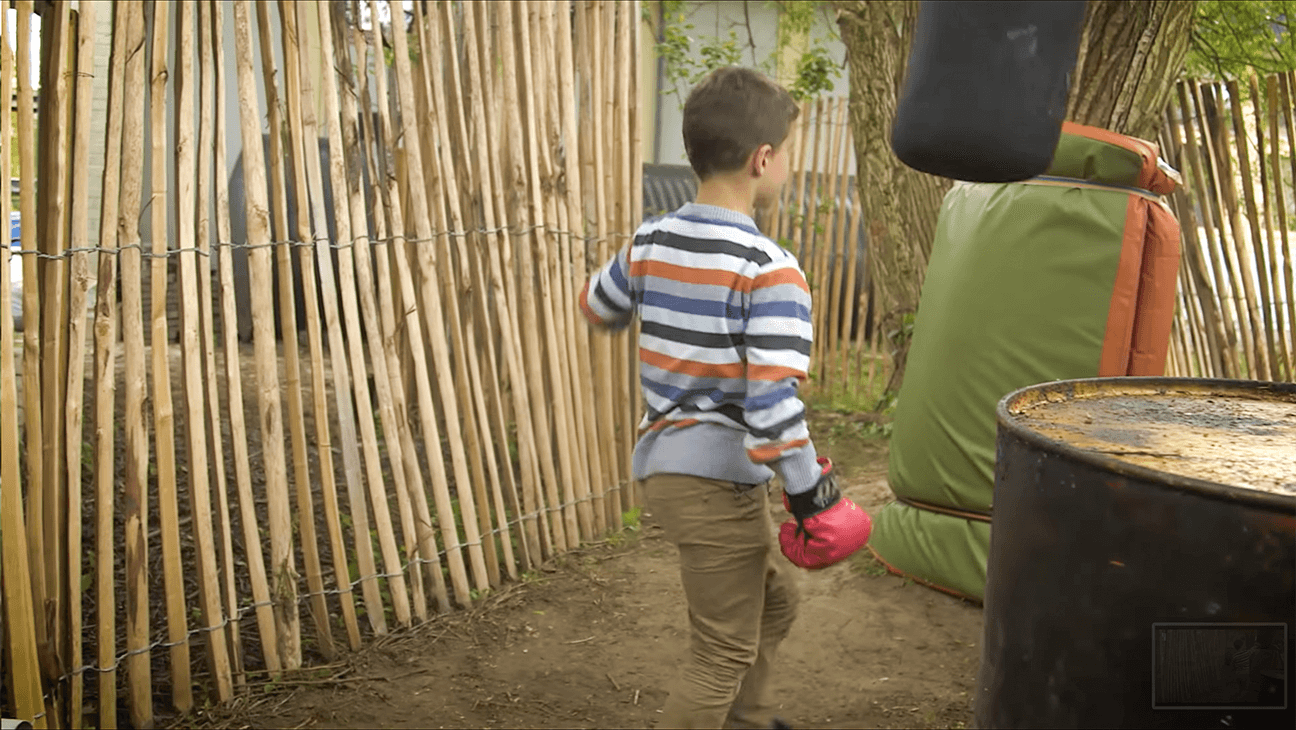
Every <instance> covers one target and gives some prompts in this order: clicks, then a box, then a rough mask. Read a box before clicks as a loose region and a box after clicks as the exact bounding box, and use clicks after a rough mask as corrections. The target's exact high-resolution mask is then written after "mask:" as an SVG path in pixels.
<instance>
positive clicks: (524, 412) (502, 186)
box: [487, 3, 553, 563]
mask: <svg viewBox="0 0 1296 730" xmlns="http://www.w3.org/2000/svg"><path fill="white" fill-rule="evenodd" d="M488 7H490V8H491V9H492V12H494V13H495V20H496V23H497V25H498V27H499V30H498V31H497V33H498V37H499V39H500V43H499V53H500V64H499V65H500V86H501V93H500V96H501V98H502V101H501V103H500V106H499V108H500V111H501V114H500V116H499V117H495V116H489V117H487V123H488V125H489V126H488V134H489V137H490V138H491V139H502V141H503V151H502V153H501V154H500V155H496V156H490V159H491V161H492V165H493V167H492V174H493V175H494V178H495V182H496V185H495V201H494V202H495V213H496V216H497V219H498V221H499V227H502V228H503V227H505V226H507V225H509V224H510V223H512V226H513V228H512V231H519V232H520V233H519V234H518V236H519V238H520V239H521V240H519V241H518V250H519V252H520V253H519V259H520V258H522V257H527V256H529V251H530V242H529V241H530V237H531V234H530V233H527V232H522V231H524V229H523V226H525V225H526V220H527V217H526V215H525V207H524V205H523V201H522V195H523V193H524V187H523V185H524V183H523V177H524V173H523V162H522V151H521V150H522V142H521V139H522V132H521V121H520V114H519V110H518V104H517V94H518V84H517V81H518V78H517V63H516V57H515V50H516V46H515V44H516V41H515V34H514V32H513V12H514V7H513V5H512V4H511V3H510V4H498V5H490V6H488ZM510 213H512V216H510ZM512 231H510V230H507V229H506V230H504V231H502V234H503V235H501V237H500V243H501V247H500V250H499V256H498V257H497V256H495V255H494V254H495V249H494V248H493V247H491V248H488V254H490V260H491V268H492V276H502V277H503V280H504V288H505V293H506V295H507V298H508V302H509V303H510V305H511V306H510V310H509V312H508V313H504V314H502V315H501V316H500V322H501V324H502V325H503V326H506V327H507V328H508V333H509V337H507V338H506V339H505V345H506V347H508V348H509V349H510V350H511V352H510V353H509V363H510V370H509V379H510V385H511V391H512V395H513V417H514V419H515V427H516V429H517V434H518V451H519V457H520V461H521V464H520V469H521V473H522V486H523V490H522V508H521V512H522V514H523V523H522V524H523V526H524V529H525V530H526V536H527V540H528V542H529V544H530V546H531V550H530V552H531V555H532V560H533V561H534V562H535V563H539V562H541V561H543V560H544V557H545V555H546V554H547V553H546V551H547V550H551V547H550V546H551V545H552V544H553V538H552V535H551V531H550V526H549V519H548V516H547V515H546V514H545V512H544V501H545V493H544V478H548V475H551V474H552V472H553V457H552V454H553V452H552V449H551V448H550V446H549V442H548V434H547V433H546V432H544V431H542V430H541V429H540V428H538V425H539V423H538V421H537V420H536V419H534V418H533V415H534V413H535V411H534V410H533V406H532V403H537V404H538V403H539V402H540V399H541V398H543V391H542V390H536V383H537V382H538V381H539V372H538V370H539V368H536V367H527V366H526V363H528V362H535V360H528V359H527V354H529V353H531V352H533V350H531V346H532V340H531V335H533V334H534V333H535V332H536V329H535V327H534V317H535V309H534V307H532V306H530V305H529V304H528V303H527V302H528V301H533V300H524V299H523V297H524V293H523V292H522V291H520V290H519V285H518V282H517V266H516V264H517V262H516V261H515V260H514V258H513V250H514V248H513V242H514V240H515V238H514V234H513V232H512ZM530 281H531V276H530V274H529V272H528V273H527V275H526V276H525V277H523V287H524V288H525V287H526V285H527V282H530ZM497 306H498V305H497ZM528 325H531V326H532V328H531V329H530V330H529V331H528V329H527V327H528ZM542 463H545V464H548V467H547V469H546V470H545V472H544V473H545V475H546V476H545V477H543V478H542V476H541V472H542V466H541V464H542Z"/></svg>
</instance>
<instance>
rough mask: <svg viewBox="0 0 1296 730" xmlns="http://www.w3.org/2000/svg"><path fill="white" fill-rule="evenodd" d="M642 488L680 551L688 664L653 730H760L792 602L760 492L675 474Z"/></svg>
mask: <svg viewBox="0 0 1296 730" xmlns="http://www.w3.org/2000/svg"><path fill="white" fill-rule="evenodd" d="M643 488H644V493H645V495H646V497H647V501H648V507H649V509H650V510H651V511H652V514H653V516H654V517H655V518H656V519H657V521H658V522H659V523H660V524H661V526H662V527H663V528H664V530H665V532H666V538H667V539H668V540H670V541H671V542H672V543H674V544H675V545H676V546H677V547H678V548H679V553H680V577H681V579H682V581H683V584H684V595H685V597H686V598H687V599H688V613H689V624H690V628H691V637H690V656H689V660H688V663H687V664H686V665H685V667H684V670H683V672H682V674H681V676H680V678H679V680H678V681H677V682H676V685H675V687H674V689H673V691H672V692H671V694H670V697H669V698H668V699H667V700H666V706H665V708H664V709H663V710H662V718H661V721H660V722H659V723H658V727H662V728H721V727H735V728H742V727H769V725H770V721H771V719H772V718H773V709H774V707H773V705H772V704H771V703H770V701H769V698H768V697H767V692H766V690H767V687H768V684H769V678H770V671H771V669H772V667H773V665H774V654H775V651H776V650H777V649H778V645H779V643H780V642H782V641H783V639H784V637H786V636H787V634H788V630H789V629H790V628H791V627H792V621H793V619H794V618H795V617H796V606H797V593H796V587H795V585H794V582H793V579H792V575H791V565H790V564H788V563H787V561H786V560H784V559H783V556H782V555H781V553H780V552H779V551H778V550H777V549H776V547H775V544H774V535H773V525H772V523H771V521H770V518H769V511H768V505H769V493H768V488H767V487H766V486H757V487H750V486H740V485H735V484H733V483H732V482H723V481H717V480H714V479H704V478H701V477H693V476H685V475H680V474H658V475H654V476H651V477H649V478H648V479H646V480H645V481H644V482H643Z"/></svg>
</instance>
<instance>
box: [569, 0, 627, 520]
mask: <svg viewBox="0 0 1296 730" xmlns="http://www.w3.org/2000/svg"><path fill="white" fill-rule="evenodd" d="M590 5H592V3H590V2H586V1H584V0H582V1H580V2H577V4H576V38H577V40H578V41H580V48H579V51H580V64H581V69H580V71H581V86H582V92H583V93H582V99H581V110H582V114H581V127H582V128H583V129H586V130H589V132H591V133H590V134H583V135H581V136H580V139H581V152H582V156H584V157H585V158H586V159H585V166H586V179H587V180H588V183H587V184H586V185H585V186H584V192H585V197H586V198H587V199H592V201H593V216H592V218H593V228H594V237H595V238H596V239H597V241H598V247H597V248H596V253H595V255H596V257H597V260H596V261H595V262H594V265H593V267H589V266H586V267H584V268H578V269H577V274H578V275H580V276H584V277H588V276H589V275H590V273H591V271H590V269H591V268H594V269H597V267H602V266H603V265H604V264H605V263H607V261H608V259H609V258H610V257H611V256H612V248H611V246H610V245H609V242H608V233H609V231H608V221H607V196H608V192H607V186H606V185H605V183H604V180H603V166H604V164H605V161H604V159H603V146H604V145H603V143H602V142H603V139H604V131H603V115H602V114H600V113H598V112H599V110H601V109H602V108H603V105H602V101H603V88H602V83H601V81H602V74H600V73H598V68H599V64H598V63H596V62H595V58H596V53H597V51H598V50H600V49H601V48H602V45H601V43H600V39H601V38H602V30H603V29H602V26H601V23H600V22H599V20H598V16H596V15H595V14H594V13H593V12H591V11H590V10H589V9H588V6H590ZM577 326H579V327H580V328H581V329H582V330H585V329H586V327H587V326H586V325H584V324H579V323H578V325H577ZM592 339H593V371H594V377H595V383H594V385H595V387H594V390H593V393H592V395H593V396H594V400H595V402H596V405H597V408H598V417H597V419H595V421H594V422H595V423H596V424H597V426H598V427H597V428H596V429H595V431H596V437H597V439H598V444H599V451H600V452H601V454H602V457H603V472H602V475H601V480H600V481H601V484H599V485H598V487H599V488H598V492H597V496H596V504H595V513H596V515H598V516H600V518H601V521H602V522H601V524H602V525H603V528H602V531H606V530H607V528H608V526H609V525H615V524H616V523H617V518H618V517H619V516H620V514H621V490H620V488H619V486H618V484H619V481H620V473H619V472H620V468H619V465H618V461H619V459H618V458H617V456H618V451H619V450H618V449H617V445H616V426H617V417H616V410H615V404H614V401H615V398H614V386H613V381H612V365H613V359H612V339H613V338H612V337H610V336H608V335H606V334H601V333H600V334H596V335H595V336H594V337H593V338H592Z"/></svg>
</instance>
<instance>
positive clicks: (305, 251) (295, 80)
mask: <svg viewBox="0 0 1296 730" xmlns="http://www.w3.org/2000/svg"><path fill="white" fill-rule="evenodd" d="M278 6H279V17H280V23H281V29H282V33H281V36H282V40H283V54H284V87H285V89H284V93H285V97H286V98H285V102H286V104H285V106H286V109H287V113H288V126H287V132H288V133H289V137H290V139H289V145H288V148H289V153H290V156H291V166H292V175H293V181H294V182H293V191H294V193H295V195H294V197H295V200H296V203H297V205H296V213H297V216H296V220H294V221H292V222H291V224H290V225H291V232H288V230H289V229H285V234H284V237H285V238H292V240H295V241H299V242H301V243H303V244H305V243H308V242H313V241H315V240H316V239H317V238H324V237H326V236H327V230H325V231H324V232H323V233H321V234H320V235H319V236H316V235H315V234H313V232H312V230H311V214H312V209H313V208H314V207H315V204H316V201H315V200H314V198H315V196H314V194H313V192H314V191H313V190H312V189H311V188H310V186H309V183H307V166H308V164H309V163H308V160H310V159H311V157H314V158H315V166H316V167H317V168H318V166H319V157H318V152H317V149H318V147H317V146H316V145H317V142H316V139H317V136H316V135H314V134H311V133H308V132H307V131H306V130H305V129H304V128H303V126H304V123H303V116H304V115H311V116H313V115H314V108H313V107H314V102H313V100H312V99H308V98H306V97H305V96H304V95H303V84H304V83H308V81H307V80H306V79H304V78H303V74H302V73H301V68H300V65H299V64H300V56H301V54H300V52H299V38H298V33H299V31H298V23H297V10H298V8H297V4H296V3H293V4H291V5H289V4H285V3H282V2H280V3H279V4H278ZM257 10H258V13H260V12H261V10H262V6H260V5H259V6H258V8H257ZM262 36H263V37H266V36H267V32H266V31H265V30H264V29H263V33H262ZM263 47H265V48H266V49H267V50H266V51H265V52H264V53H269V50H268V48H269V43H268V41H264V42H263ZM264 53H263V55H264ZM266 85H267V88H269V87H270V85H271V82H270V79H269V76H267V81H266ZM312 131H313V129H312ZM271 136H272V137H274V136H278V135H277V134H272V135H271ZM320 205H322V203H321V204H320ZM324 220H325V219H324V218H323V217H322V216H320V217H318V221H319V222H320V224H321V225H323V223H324ZM316 245H318V244H316ZM284 254H285V255H284V259H287V255H286V254H287V251H286V249H285V250H284ZM298 254H299V260H300V264H301V272H302V284H303V287H302V288H303V298H304V299H305V301H306V313H307V329H308V330H309V333H308V339H309V340H310V353H311V363H312V368H311V369H312V371H313V373H314V377H312V379H311V380H312V386H313V387H312V394H313V397H314V401H315V412H316V414H317V415H316V418H315V423H316V433H317V435H322V440H321V446H320V448H321V449H323V446H322V444H324V443H328V444H330V448H331V444H332V439H331V437H330V436H329V434H328V429H327V425H328V419H327V418H325V419H321V418H320V417H319V415H318V414H321V413H324V414H326V413H328V401H327V394H326V392H325V390H324V357H323V343H322V342H321V340H322V334H321V328H320V320H319V307H320V299H319V292H318V291H317V288H316V284H315V277H316V271H315V267H316V264H317V263H318V265H319V266H320V268H321V271H320V274H321V284H322V285H323V286H324V288H325V290H326V292H328V293H331V294H332V296H326V297H325V299H324V301H323V306H324V309H325V312H326V313H325V318H326V319H328V318H329V316H330V314H331V315H332V320H330V321H329V325H330V328H329V343H330V347H329V351H330V353H331V354H332V356H333V359H334V369H333V376H334V379H335V381H339V386H340V388H341V389H340V390H337V391H336V392H338V393H340V394H342V396H341V398H347V397H348V396H346V395H345V394H346V393H347V392H348V390H349V389H350V388H349V385H350V384H351V379H350V377H349V373H347V370H346V368H347V364H346V361H345V352H346V348H345V346H344V345H343V339H342V330H341V327H335V326H333V325H335V324H336V317H337V297H336V291H334V290H331V289H330V287H334V288H335V287H336V283H335V282H336V280H335V279H334V277H333V276H332V263H333V260H332V252H331V251H330V250H329V249H328V248H327V247H323V250H322V255H321V256H320V257H319V260H318V262H317V261H316V257H315V256H314V252H313V250H312V247H311V246H306V245H302V246H300V247H298ZM325 267H327V270H328V272H329V274H328V275H327V276H324V275H323V270H324V269H325ZM280 271H281V276H282V272H284V271H291V269H290V268H289V267H288V266H285V265H283V264H282V263H281V269H280ZM288 282H289V283H291V279H290V278H289V279H288ZM281 287H282V285H281ZM361 362H362V363H363V354H362V355H361ZM339 368H341V369H340V370H339ZM363 382H364V381H363V379H359V382H358V384H362V383H363ZM356 392H357V394H359V393H363V394H364V396H365V397H366V398H367V396H368V394H369V390H368V388H367V387H364V388H358V389H357V391H356ZM359 410H360V412H361V413H365V412H366V411H368V412H372V411H371V409H366V408H365V406H364V405H359ZM359 423H360V425H361V432H362V433H363V434H364V436H363V438H364V443H365V445H366V449H367V450H374V451H376V449H377V446H376V444H375V442H374V439H373V438H372V431H373V420H372V419H368V418H360V419H359ZM366 423H367V424H368V426H369V430H368V432H365V429H364V426H365V424H366ZM321 426H324V427H325V428H324V430H323V432H322V434H321V431H320V427H321ZM370 461H371V462H372V461H373V459H371V460H370ZM330 462H331V459H330ZM375 476H376V481H375ZM328 478H329V479H330V480H331V479H332V478H333V475H332V474H330V475H328ZM369 482H370V489H375V488H376V489H379V490H381V488H382V471H381V467H380V466H378V467H375V465H373V464H372V463H371V464H370V469H369ZM335 488H336V487H335ZM297 503H298V505H304V506H305V515H304V516H303V519H302V520H299V522H301V523H302V550H303V556H304V561H305V562H306V565H307V569H306V571H307V585H308V589H309V590H310V591H311V593H318V592H321V591H323V590H324V581H323V575H322V572H321V571H322V569H321V567H320V564H319V548H318V545H317V544H316V537H315V528H314V524H313V522H314V499H313V497H312V495H311V490H310V486H309V484H305V485H301V484H299V485H298V487H297ZM381 506H382V508H384V509H385V508H386V506H387V505H386V501H385V500H382V501H381ZM377 507H378V505H375V509H377ZM305 516H309V517H310V518H311V519H310V520H309V521H310V522H311V523H312V524H311V526H310V527H309V528H307V527H306V525H305V522H306V521H307V520H306V519H304V518H305ZM379 523H380V525H381V520H379ZM386 528H387V529H386V532H387V534H388V535H389V536H390V533H391V524H390V520H389V521H388V523H387V526H386ZM378 532H379V533H380V534H381V533H382V532H383V529H382V527H381V526H380V527H379V528H378ZM360 535H361V533H360V532H359V531H357V533H356V539H357V541H359V540H360V539H361V538H360ZM367 535H368V531H367V530H366V531H365V538H364V541H365V542H368V541H369V539H368V537H367ZM393 542H394V541H393ZM387 557H388V558H389V560H388V562H387V564H386V565H385V567H384V570H385V572H387V573H398V572H399V571H400V559H399V557H397V558H396V559H395V560H390V558H392V555H391V554H390V552H389V554H388V555H387ZM312 563H313V565H312ZM398 593H399V594H400V595H401V596H402V598H404V597H405V595H404V590H403V582H402V589H401V590H400V591H393V596H395V595H396V594H398ZM323 598H324V597H323V595H317V596H313V597H312V603H311V612H312V614H313V615H314V616H315V623H316V625H317V626H319V627H320V630H321V632H325V631H327V632H328V633H329V634H330V636H331V634H332V631H331V630H330V629H328V628H327V627H328V609H327V606H326V604H325V603H324V600H323ZM407 600H408V599H407ZM393 603H399V602H398V601H393ZM401 605H402V606H403V611H402V610H401V609H395V611H396V613H397V614H399V615H401V616H404V618H405V624H406V625H408V620H409V608H408V603H407V602H406V603H402V604H401ZM384 632H385V627H384ZM380 633H382V632H380ZM329 643H331V638H330V642H329Z"/></svg>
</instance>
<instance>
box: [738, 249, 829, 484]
mask: <svg viewBox="0 0 1296 730" xmlns="http://www.w3.org/2000/svg"><path fill="white" fill-rule="evenodd" d="M813 338H814V335H813V328H812V325H811V320H810V287H809V286H807V285H806V280H805V275H804V274H802V273H801V269H800V267H798V266H797V264H796V262H795V260H794V259H791V258H786V259H783V260H781V261H773V262H770V263H769V264H766V265H765V266H762V267H761V270H760V271H759V272H758V273H757V275H756V277H755V279H754V280H753V281H752V290H751V309H750V311H749V313H748V318H747V332H746V336H745V338H744V341H745V343H746V346H747V400H746V403H745V410H746V414H747V415H746V417H747V427H748V429H749V431H750V432H749V433H748V435H747V438H746V443H745V446H746V447H747V455H748V456H749V457H750V458H751V460H752V461H754V462H756V463H758V464H769V465H770V466H771V467H773V468H774V469H776V470H777V471H778V472H779V473H780V475H781V476H782V477H783V482H784V485H785V486H784V489H785V490H786V491H787V492H788V493H790V494H796V493H800V492H806V491H809V490H810V489H812V488H813V487H814V486H815V483H816V482H817V481H818V480H819V473H820V468H819V466H818V464H816V462H815V449H814V444H813V443H811V441H810V431H809V429H808V428H807V427H806V423H805V404H803V403H802V402H801V399H800V398H799V397H798V396H797V386H798V385H799V384H800V383H801V382H803V381H804V380H805V378H806V370H807V369H808V368H809V366H810V346H811V343H812V341H813Z"/></svg>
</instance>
